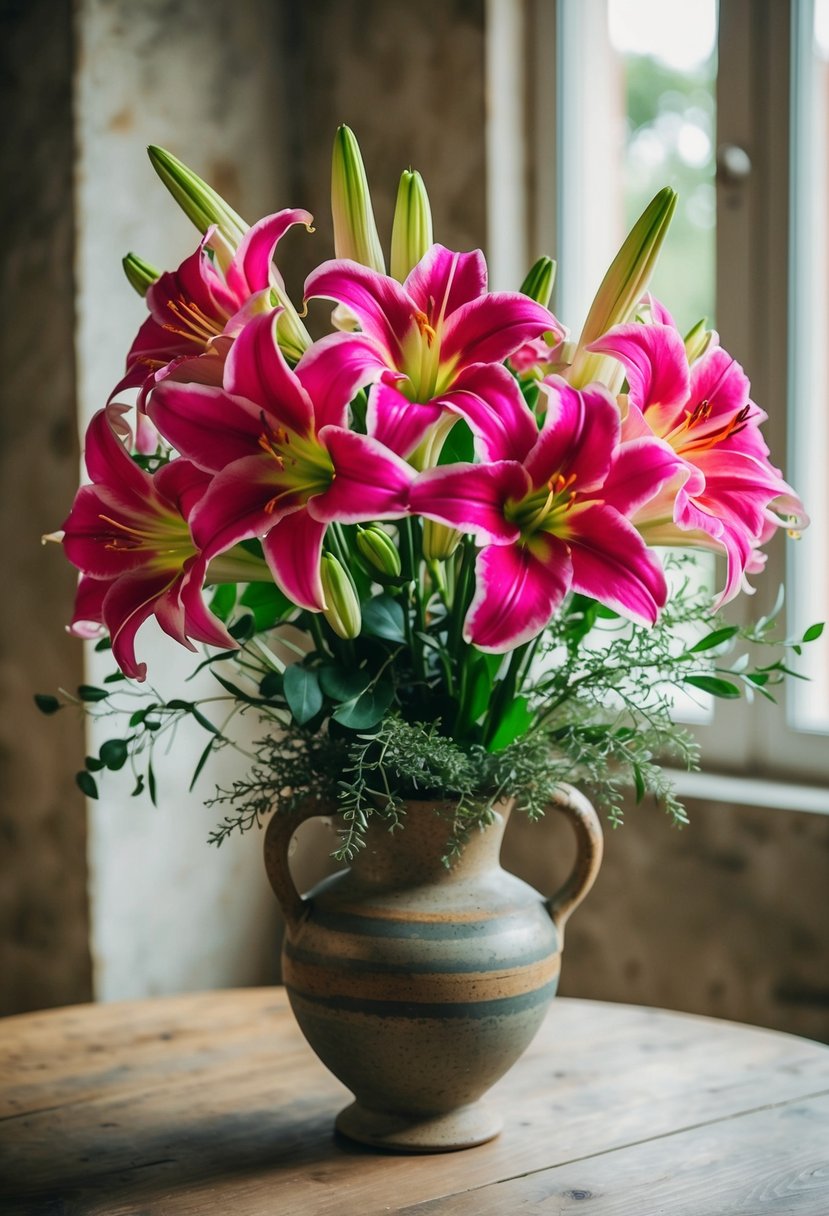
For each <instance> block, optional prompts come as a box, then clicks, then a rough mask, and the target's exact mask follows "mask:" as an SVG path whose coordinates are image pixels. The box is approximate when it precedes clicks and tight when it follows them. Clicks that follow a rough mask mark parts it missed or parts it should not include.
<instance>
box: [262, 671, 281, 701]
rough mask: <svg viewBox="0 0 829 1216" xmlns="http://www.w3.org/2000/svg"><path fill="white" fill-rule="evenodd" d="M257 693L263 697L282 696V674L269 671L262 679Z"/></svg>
mask: <svg viewBox="0 0 829 1216" xmlns="http://www.w3.org/2000/svg"><path fill="white" fill-rule="evenodd" d="M259 692H260V694H261V695H262V696H263V697H266V698H271V697H279V696H281V695H282V672H281V671H269V672H266V674H265V675H264V676H263V677H262V681H261V683H260V685H259Z"/></svg>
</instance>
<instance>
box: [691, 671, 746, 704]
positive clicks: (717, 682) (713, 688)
mask: <svg viewBox="0 0 829 1216" xmlns="http://www.w3.org/2000/svg"><path fill="white" fill-rule="evenodd" d="M683 682H684V683H685V684H690V685H691V687H692V688H698V689H699V690H700V692H707V693H710V694H711V696H712V697H722V698H723V700H729V699H730V700H734V698H735V697H739V696H740V690H739V688H737V686H736V685H735V684H732V683H731V682H730V681H729V680H721V679H719V678H718V677H717V676H686V677H685V680H684V681H683Z"/></svg>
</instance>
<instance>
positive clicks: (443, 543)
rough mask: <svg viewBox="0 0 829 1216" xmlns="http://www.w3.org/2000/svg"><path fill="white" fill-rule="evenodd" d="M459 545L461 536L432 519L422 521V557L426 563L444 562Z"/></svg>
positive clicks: (454, 530) (456, 531)
mask: <svg viewBox="0 0 829 1216" xmlns="http://www.w3.org/2000/svg"><path fill="white" fill-rule="evenodd" d="M460 543H461V534H460V532H458V530H457V529H456V528H450V527H449V526H448V525H447V524H439V523H436V522H435V520H433V519H424V521H423V556H424V557H425V559H426V561H427V562H445V561H446V559H447V558H448V557H451V556H452V554H453V553H454V552H455V550H456V549H457V547H458V545H459V544H460Z"/></svg>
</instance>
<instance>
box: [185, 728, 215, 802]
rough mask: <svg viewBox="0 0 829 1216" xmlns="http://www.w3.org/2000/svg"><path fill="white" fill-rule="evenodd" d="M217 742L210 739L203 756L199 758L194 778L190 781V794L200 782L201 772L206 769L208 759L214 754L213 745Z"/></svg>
mask: <svg viewBox="0 0 829 1216" xmlns="http://www.w3.org/2000/svg"><path fill="white" fill-rule="evenodd" d="M215 742H216V740H215V739H208V741H207V747H206V748H205V749H204V751H203V752H202V754H201V755H200V756H199V760H198V763H197V765H196V767H195V769H194V770H193V776H192V777H191V779H190V785H189V790H190V793H192V792H193V789H194V787H195V784H196V782H197V781H198V779H199V777H200V776H201V771H202V769H203V768H204V766H205V764H206V763H207V758H208V756H209V755H210V753H211V752H212V750H213V745H214V743H215Z"/></svg>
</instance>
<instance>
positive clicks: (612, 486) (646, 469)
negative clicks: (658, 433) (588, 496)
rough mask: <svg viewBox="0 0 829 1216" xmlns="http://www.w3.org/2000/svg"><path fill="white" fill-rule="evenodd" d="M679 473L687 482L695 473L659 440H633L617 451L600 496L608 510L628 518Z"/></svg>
mask: <svg viewBox="0 0 829 1216" xmlns="http://www.w3.org/2000/svg"><path fill="white" fill-rule="evenodd" d="M680 474H681V476H682V481H683V482H686V481H687V480H688V478H689V476H693V475H694V470H692V468H691V466H690V465H688V464H686V462H685V461H684V460H683V459H682V457H681V456H677V454H676V452H675V451H674V450H673V448H672V447H670V446H669V445H668V444H667V443H663V442H662V441H661V440H658V439H633V440H631V441H630V442H629V443H623V444H622V445H621V447H620V448H619V450H618V453H617V455H616V457H615V459H614V461H613V463H612V464H611V466H610V472H609V473H608V475H607V478H606V480H605V481H604V483H603V484H602V487H601V491H600V497H601V499H602V502H604V503H606V504H607V505H608V506H609V507H615V509H616V510H617V511H619V512H620V513H621V514H622V515H627V516H630V515H633V514H634V512H635V511H638V510H639V508H640V507H642V506H644V504H645V503H647V502H650V501H651V499H653V498H655V497H656V495H657V494H659V492H660V490H661V489H662V488H663V486H665V485H667V483H668V482H669V481H671V480H672V479H674V478H677V477H678V476H679V475H680ZM696 476H697V477H698V476H699V475H698V474H696ZM701 480H702V479H701V478H700V482H701ZM679 484H681V483H680V482H677V485H679Z"/></svg>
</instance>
